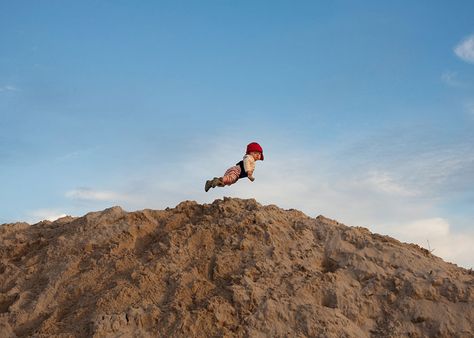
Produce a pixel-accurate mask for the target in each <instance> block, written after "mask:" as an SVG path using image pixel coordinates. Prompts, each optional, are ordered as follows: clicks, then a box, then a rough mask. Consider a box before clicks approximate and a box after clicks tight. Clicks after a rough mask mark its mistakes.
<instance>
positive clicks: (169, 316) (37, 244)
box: [0, 198, 474, 337]
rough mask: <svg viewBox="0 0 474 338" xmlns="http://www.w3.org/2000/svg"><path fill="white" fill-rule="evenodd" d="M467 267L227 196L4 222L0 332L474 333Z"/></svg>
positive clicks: (472, 282)
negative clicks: (204, 201)
mask: <svg viewBox="0 0 474 338" xmlns="http://www.w3.org/2000/svg"><path fill="white" fill-rule="evenodd" d="M473 286H474V274H473V273H472V272H471V271H467V270H465V269H462V268H459V267H457V266H456V265H453V264H449V263H446V262H444V261H443V260H441V259H440V258H438V257H435V256H433V255H431V254H430V253H429V252H428V251H427V250H424V249H422V248H420V247H417V246H415V245H408V244H404V243H400V242H399V241H397V240H395V239H393V238H390V237H387V236H381V235H377V234H373V233H371V232H369V231H368V230H367V229H364V228H355V227H348V226H345V225H342V224H340V223H338V222H336V221H333V220H330V219H327V218H324V217H322V216H319V217H317V218H310V217H308V216H306V215H304V214H303V213H302V212H299V211H297V210H283V209H280V208H278V207H276V206H273V205H270V206H262V205H260V204H258V203H257V202H256V201H255V200H240V199H230V198H224V200H216V201H215V202H214V203H212V204H204V205H200V204H197V203H196V202H190V201H186V202H183V203H181V204H179V205H178V206H177V207H176V208H173V209H167V210H159V211H157V210H142V211H136V212H125V211H123V210H122V209H121V208H120V207H113V208H110V209H106V210H104V211H102V212H92V213H89V214H87V215H85V216H84V217H79V218H72V217H65V218H62V219H59V220H57V221H55V222H52V223H51V222H41V223H38V224H35V225H28V224H26V223H15V224H5V225H2V226H1V227H0V337H15V336H18V337H24V336H35V337H47V336H48V337H49V336H51V335H56V336H59V337H91V336H94V337H157V336H159V337H406V336H408V337H474V333H473V332H474V324H473V322H474V293H473V291H474V288H473Z"/></svg>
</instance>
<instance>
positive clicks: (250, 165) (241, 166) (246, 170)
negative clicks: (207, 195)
mask: <svg viewBox="0 0 474 338" xmlns="http://www.w3.org/2000/svg"><path fill="white" fill-rule="evenodd" d="M258 160H262V161H263V149H262V147H261V146H260V144H258V143H257V142H252V143H250V144H249V145H247V152H246V153H245V156H244V159H243V160H242V161H240V162H239V163H237V164H236V165H235V166H233V167H230V168H229V169H227V171H226V172H225V174H224V176H222V177H214V178H213V179H212V180H208V181H206V185H205V186H204V190H206V191H209V189H211V188H215V187H223V186H226V185H231V184H234V183H235V182H237V181H238V180H239V179H240V178H244V177H248V179H249V180H251V181H252V182H253V181H254V180H255V177H253V171H254V170H255V162H256V161H258Z"/></svg>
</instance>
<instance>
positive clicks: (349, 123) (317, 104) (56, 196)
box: [0, 0, 474, 267]
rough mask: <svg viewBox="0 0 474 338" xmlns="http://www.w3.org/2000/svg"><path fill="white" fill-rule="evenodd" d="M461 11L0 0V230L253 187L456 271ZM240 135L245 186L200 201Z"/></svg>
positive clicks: (469, 7) (469, 69)
mask: <svg viewBox="0 0 474 338" xmlns="http://www.w3.org/2000/svg"><path fill="white" fill-rule="evenodd" d="M472 13H474V2H472V1H470V0H469V1H456V2H449V1H417V2H413V1H396V2H393V3H388V2H381V1H363V2H355V1H232V0H216V1H140V2H132V1H48V0H45V1H41V2H39V1H3V0H0V51H1V52H0V179H1V182H2V188H1V189H0V191H1V192H0V223H6V222H13V221H28V222H36V221H39V220H41V219H45V218H46V219H54V218H57V217H59V216H61V215H66V214H67V215H73V216H81V215H83V214H85V213H87V212H89V211H92V210H101V209H104V208H106V207H109V206H112V205H120V206H122V207H123V208H125V209H126V210H136V209H144V208H152V209H163V208H166V207H168V206H170V207H172V206H174V205H176V204H177V203H179V202H180V201H183V200H196V201H198V202H200V203H208V202H212V201H213V200H214V199H216V198H221V197H222V196H232V197H242V198H252V197H253V198H256V199H257V200H258V201H259V202H260V203H262V204H276V205H278V206H280V207H283V208H295V209H300V210H302V211H304V212H306V213H307V214H308V215H310V216H317V215H319V214H323V215H325V216H326V217H330V218H334V219H337V220H339V221H341V222H344V223H346V224H349V225H360V226H365V227H368V228H369V229H370V230H372V231H376V232H380V233H384V234H389V235H392V236H394V237H396V238H398V239H400V240H403V241H409V242H415V243H418V244H420V245H422V246H424V247H429V248H430V249H434V251H433V253H434V254H437V255H439V256H441V257H443V258H444V259H447V260H449V261H452V262H455V263H457V264H460V265H462V266H465V267H472V266H474V258H473V257H474V207H473V205H474V24H473V23H474V20H473V16H472ZM251 141H258V142H260V143H261V145H262V146H263V148H264V151H265V161H264V162H259V163H258V165H257V169H256V171H255V177H256V181H255V182H253V183H251V182H249V181H239V182H238V184H236V185H234V186H232V187H226V188H223V189H214V190H212V191H210V192H208V193H205V192H204V191H203V184H204V181H205V180H206V179H207V178H211V177H214V176H218V175H222V173H223V172H224V171H225V169H227V168H228V167H229V166H230V165H232V164H234V163H235V162H237V161H238V160H239V159H240V158H241V157H242V155H243V152H244V149H245V146H246V144H247V143H249V142H251ZM428 243H429V244H428Z"/></svg>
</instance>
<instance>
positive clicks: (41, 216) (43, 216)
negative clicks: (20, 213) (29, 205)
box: [28, 209, 66, 223]
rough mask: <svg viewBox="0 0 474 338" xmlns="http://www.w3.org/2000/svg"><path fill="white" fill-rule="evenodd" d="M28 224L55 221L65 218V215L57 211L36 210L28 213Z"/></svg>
mask: <svg viewBox="0 0 474 338" xmlns="http://www.w3.org/2000/svg"><path fill="white" fill-rule="evenodd" d="M28 214H29V217H28V222H29V223H36V222H40V221H43V220H48V221H55V220H57V219H58V218H61V217H65V216H66V214H65V213H62V212H61V211H59V210H57V209H38V210H34V211H31V212H29V213H28Z"/></svg>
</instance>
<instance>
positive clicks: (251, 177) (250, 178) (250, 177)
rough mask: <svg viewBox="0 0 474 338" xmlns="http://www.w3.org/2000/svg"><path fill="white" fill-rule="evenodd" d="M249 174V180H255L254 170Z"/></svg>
mask: <svg viewBox="0 0 474 338" xmlns="http://www.w3.org/2000/svg"><path fill="white" fill-rule="evenodd" d="M247 175H248V178H249V180H251V181H252V182H253V181H255V177H253V170H250V171H249V172H248V173H247Z"/></svg>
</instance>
